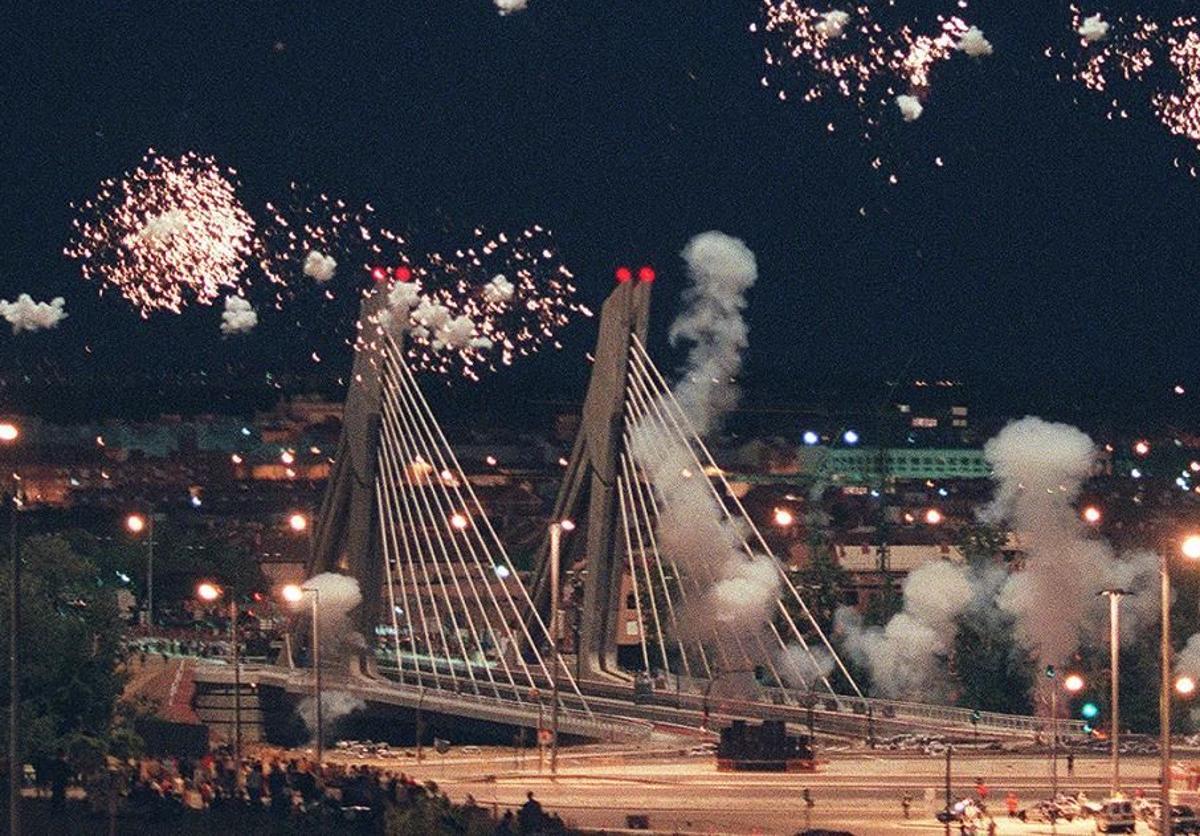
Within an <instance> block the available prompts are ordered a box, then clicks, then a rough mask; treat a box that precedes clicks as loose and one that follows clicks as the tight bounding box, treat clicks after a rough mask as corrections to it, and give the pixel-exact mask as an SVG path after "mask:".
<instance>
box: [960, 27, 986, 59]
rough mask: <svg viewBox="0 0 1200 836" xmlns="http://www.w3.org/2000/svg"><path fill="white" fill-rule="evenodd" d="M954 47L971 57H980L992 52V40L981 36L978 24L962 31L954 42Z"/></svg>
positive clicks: (981, 31)
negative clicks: (960, 35)
mask: <svg viewBox="0 0 1200 836" xmlns="http://www.w3.org/2000/svg"><path fill="white" fill-rule="evenodd" d="M955 48H956V49H958V50H959V51H960V52H963V53H966V54H967V55H969V56H970V57H972V58H982V57H984V56H985V55H991V54H992V42H991V41H989V40H988V39H987V38H985V37H984V36H983V30H982V29H980V28H979V27H978V26H972V27H971V28H970V29H968V30H967V31H966V32H963V35H962V37H961V38H959V39H958V43H957V44H955Z"/></svg>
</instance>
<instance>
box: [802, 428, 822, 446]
mask: <svg viewBox="0 0 1200 836" xmlns="http://www.w3.org/2000/svg"><path fill="white" fill-rule="evenodd" d="M820 441H821V436H819V435H817V434H816V433H815V432H813V431H812V430H805V432H804V443H805V444H807V445H808V446H809V447H815V446H816V445H817V444H818V443H819V442H820Z"/></svg>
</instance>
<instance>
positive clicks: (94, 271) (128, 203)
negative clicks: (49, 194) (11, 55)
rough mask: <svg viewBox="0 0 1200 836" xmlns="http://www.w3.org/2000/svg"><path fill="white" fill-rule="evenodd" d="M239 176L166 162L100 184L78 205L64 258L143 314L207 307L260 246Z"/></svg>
mask: <svg viewBox="0 0 1200 836" xmlns="http://www.w3.org/2000/svg"><path fill="white" fill-rule="evenodd" d="M236 175H237V173H236V172H235V171H234V170H233V169H229V168H222V167H221V166H219V165H218V164H217V163H216V161H215V160H213V159H212V158H211V157H206V156H202V155H200V154H197V153H194V152H191V151H189V152H187V153H185V154H183V155H182V156H180V157H165V156H160V155H158V154H157V153H155V151H154V149H153V148H151V149H149V150H148V151H147V152H146V155H145V156H144V157H143V159H142V164H141V165H140V166H138V167H137V168H136V169H134V170H133V171H131V172H128V173H126V174H124V175H122V176H120V177H115V178H110V179H107V180H104V181H102V182H101V183H100V187H99V190H98V192H97V194H96V195H95V196H94V197H92V198H90V199H89V200H87V201H85V202H84V203H82V204H80V205H79V206H78V207H76V208H77V210H78V212H79V215H78V217H77V218H76V219H75V220H74V222H73V227H74V231H73V233H72V237H71V240H70V241H69V242H68V244H67V246H66V248H65V249H64V253H65V254H66V255H67V256H68V257H70V258H73V259H76V260H77V261H78V262H79V265H80V271H81V272H82V274H83V277H84V278H85V279H87V280H89V281H95V282H99V283H100V286H101V292H103V290H104V289H112V290H116V291H117V292H119V293H120V294H121V295H122V296H123V297H125V299H126V300H128V301H129V302H130V304H132V305H133V306H134V307H135V308H136V309H137V310H138V311H139V312H140V313H141V315H142V316H143V317H147V316H149V315H150V314H151V313H153V312H155V311H172V312H174V313H179V312H180V311H182V310H183V308H184V307H185V306H187V305H188V304H190V303H192V302H196V303H199V304H203V305H209V304H212V302H213V301H214V300H215V299H217V297H219V296H220V295H221V293H222V292H224V291H237V290H239V289H240V288H241V287H242V283H243V274H244V272H245V270H246V268H247V267H248V266H249V265H250V264H252V263H253V261H254V259H255V256H256V254H257V252H258V250H259V249H260V241H259V239H258V237H257V235H256V233H255V223H254V219H253V218H252V217H251V216H250V213H249V212H247V211H246V208H245V207H244V206H243V205H242V203H241V201H240V200H239V199H238V196H237V182H236V179H235V178H236Z"/></svg>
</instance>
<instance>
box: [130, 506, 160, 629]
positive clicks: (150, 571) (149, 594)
mask: <svg viewBox="0 0 1200 836" xmlns="http://www.w3.org/2000/svg"><path fill="white" fill-rule="evenodd" d="M125 529H126V530H127V531H128V532H129V533H130V534H132V535H134V536H135V537H136V536H138V535H139V534H141V533H142V532H143V531H144V532H146V627H147V628H148V629H150V630H153V629H154V512H153V511H151V512H150V513H148V514H138V513H133V514H130V515H129V516H127V517H126V518H125Z"/></svg>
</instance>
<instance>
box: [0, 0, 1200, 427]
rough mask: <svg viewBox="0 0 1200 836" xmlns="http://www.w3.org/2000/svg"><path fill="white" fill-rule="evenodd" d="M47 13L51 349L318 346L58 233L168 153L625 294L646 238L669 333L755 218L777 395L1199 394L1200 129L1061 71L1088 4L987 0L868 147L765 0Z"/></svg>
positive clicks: (21, 95) (9, 215) (751, 232)
mask: <svg viewBox="0 0 1200 836" xmlns="http://www.w3.org/2000/svg"><path fill="white" fill-rule="evenodd" d="M25 5H26V11H25V14H24V17H23V19H22V20H19V21H16V22H15V23H16V26H15V30H14V31H11V32H10V33H9V35H8V36H7V39H10V40H9V43H8V45H7V46H6V48H5V50H4V52H5V53H6V54H5V55H4V57H3V59H0V60H2V61H3V62H4V65H5V72H4V75H5V76H6V77H7V82H8V84H7V85H6V86H7V88H8V89H7V91H6V92H5V95H4V99H5V101H6V105H7V107H6V110H7V116H6V118H5V130H4V133H3V138H2V139H0V156H2V159H3V163H4V170H5V171H6V172H7V177H6V178H5V184H4V190H3V191H4V200H3V201H2V202H0V212H2V213H3V215H2V219H0V296H3V297H6V298H12V296H13V295H15V294H16V293H18V292H31V293H33V294H34V296H35V297H38V298H49V297H51V296H55V295H63V296H65V297H66V298H67V307H68V311H69V313H70V315H71V316H70V319H68V320H67V322H66V323H65V324H64V325H63V327H62V328H61V329H60V330H59V331H57V332H50V333H46V334H39V335H33V336H32V337H30V336H28V335H26V336H24V337H23V338H21V340H19V341H14V340H13V339H11V338H10V337H9V336H8V335H7V331H5V333H4V335H3V336H0V352H3V353H4V354H5V355H7V356H9V357H10V358H11V356H12V353H13V351H14V350H16V351H19V352H20V353H21V355H22V356H21V357H20V362H21V363H22V364H23V368H26V369H36V368H39V363H43V364H44V363H46V362H50V363H51V364H52V365H53V366H54V367H55V368H57V369H59V370H60V371H61V373H64V374H68V375H72V374H76V375H96V376H99V377H100V378H104V377H106V376H112V375H116V374H126V373H128V374H142V375H153V374H154V373H155V371H156V370H158V369H164V368H166V369H171V370H182V369H188V370H192V369H194V370H208V371H210V372H212V373H213V374H219V373H221V372H222V370H224V373H226V374H228V373H229V371H231V370H232V371H233V372H235V373H237V372H239V370H245V369H256V370H261V369H262V368H263V367H270V366H273V365H276V364H278V365H279V366H280V367H279V368H278V371H280V372H284V371H288V370H289V369H288V368H287V367H288V366H289V365H290V364H294V366H295V367H296V368H299V369H301V370H302V369H303V368H304V367H305V359H306V358H305V355H304V354H303V352H299V351H298V349H296V351H297V353H295V354H292V355H291V357H290V359H289V358H288V353H289V352H292V351H293V348H292V347H291V344H290V343H289V342H288V341H291V342H293V343H294V342H295V341H296V339H295V335H294V334H291V335H287V336H286V337H284V336H280V335H279V334H278V333H272V331H271V330H270V329H262V330H260V331H259V332H256V333H254V334H252V335H250V336H249V337H246V338H244V339H242V340H240V341H237V340H226V341H222V340H221V339H220V338H219V336H218V334H217V327H216V323H217V321H218V319H219V313H218V312H217V310H216V309H211V310H201V309H192V310H190V311H188V312H186V313H185V314H184V315H183V316H180V317H176V316H172V315H160V316H157V317H155V318H154V319H153V320H152V321H150V322H149V323H145V322H143V321H142V320H140V319H139V318H138V317H137V315H136V314H135V313H133V312H132V311H131V310H130V309H129V308H128V307H127V306H126V305H125V303H124V302H123V301H121V300H120V299H117V298H112V297H108V296H106V297H104V298H103V299H98V298H97V297H96V292H95V288H94V287H92V286H89V285H86V284H85V283H84V282H83V281H82V280H81V279H80V278H79V276H78V270H77V267H76V266H75V265H74V264H72V263H71V262H70V261H68V260H67V259H66V258H64V257H63V256H62V255H61V249H62V247H63V244H64V243H65V241H66V238H67V235H68V233H69V225H70V220H71V217H72V211H71V209H70V208H69V205H68V204H69V203H70V202H71V201H72V200H79V199H82V198H85V197H87V196H88V195H90V194H91V192H92V190H93V189H94V187H95V184H96V183H97V182H98V181H99V180H100V179H101V178H103V177H106V176H111V175H114V174H117V173H119V172H121V171H123V170H125V169H128V168H131V167H133V166H134V165H135V164H136V163H137V162H138V160H139V159H140V157H141V155H142V153H143V152H144V151H145V149H146V148H147V147H150V146H153V147H155V148H156V149H158V150H160V151H163V152H169V153H180V152H182V151H185V150H188V149H194V150H197V151H200V152H204V153H208V154H212V155H214V156H215V157H216V158H217V159H218V160H220V161H221V162H223V163H224V164H226V165H229V166H232V167H234V168H236V169H237V170H238V172H239V175H240V177H241V180H242V182H243V184H244V191H243V197H244V199H245V200H246V202H247V204H248V205H250V206H251V208H252V209H253V208H254V207H255V205H256V204H257V205H261V203H262V202H263V201H265V200H267V199H270V198H274V197H278V196H280V195H281V194H282V193H283V190H284V189H285V188H286V185H287V183H288V182H289V181H290V180H300V181H304V182H307V183H311V184H313V185H314V186H315V187H317V188H321V189H327V190H329V191H331V192H336V193H339V194H343V195H346V196H347V197H350V198H358V199H364V200H370V201H371V202H372V203H373V204H374V205H375V206H376V208H377V210H378V215H379V217H380V218H381V219H385V220H387V221H389V222H390V223H392V224H393V225H394V226H395V227H397V228H403V229H407V230H412V231H414V235H415V237H417V238H418V239H420V238H422V237H423V236H424V237H425V238H428V239H431V240H432V239H435V238H436V239H437V240H438V241H452V240H454V236H455V235H465V234H467V233H469V231H470V230H471V228H472V227H473V226H474V225H476V224H480V223H482V224H486V225H488V226H490V227H492V228H496V229H500V228H509V229H519V228H520V227H522V226H524V225H526V224H528V223H532V222H538V223H542V224H544V225H545V226H547V227H549V228H550V229H552V230H554V232H555V235H556V237H557V240H558V243H559V246H560V248H561V252H562V255H563V257H564V259H565V261H566V263H567V264H568V265H569V266H570V267H571V268H572V270H573V271H574V272H575V273H576V275H577V276H578V278H579V285H580V287H581V293H582V297H583V298H584V300H585V301H587V302H588V303H589V304H593V305H596V306H598V304H599V302H600V301H601V300H602V299H603V297H604V296H605V294H606V293H607V291H608V289H609V288H610V286H611V281H612V279H611V276H612V270H613V267H614V266H616V265H617V264H619V263H622V262H632V263H634V264H637V263H640V262H642V261H649V262H651V263H653V264H654V265H655V266H656V267H657V268H658V270H659V274H660V281H659V284H658V286H657V288H656V297H655V304H656V328H655V334H656V337H655V339H656V344H657V348H658V351H659V353H661V354H663V355H664V357H666V347H665V345H664V344H663V343H662V334H663V333H665V325H666V323H667V322H669V319H670V317H671V315H672V313H673V311H674V310H675V307H676V303H677V297H678V291H679V289H680V288H681V287H682V285H683V282H684V276H683V275H682V270H681V264H680V262H679V259H678V255H677V254H678V252H679V250H680V249H681V248H682V246H683V244H684V243H685V242H686V240H687V239H688V238H689V237H690V236H691V235H693V234H695V233H698V232H702V231H705V230H708V229H713V228H716V229H720V230H722V231H724V232H727V233H729V234H732V235H736V236H739V237H742V238H744V239H745V240H746V242H747V243H748V244H749V246H750V247H751V248H752V249H753V250H754V251H755V253H756V254H757V256H758V259H759V266H760V273H761V276H760V280H759V283H758V285H757V286H756V287H755V288H754V290H753V291H752V292H751V305H750V309H749V313H748V317H749V321H750V326H751V348H750V352H749V355H748V357H747V381H746V382H747V387H748V390H749V392H748V397H749V398H750V399H752V400H753V399H757V400H760V401H766V400H787V399H789V398H796V399H805V398H809V397H812V396H813V393H818V392H829V391H833V390H837V391H846V390H847V389H852V388H854V386H856V385H857V383H859V382H862V381H868V382H871V381H879V380H883V379H888V378H890V377H895V376H898V375H900V374H903V373H908V374H910V375H924V376H931V377H938V376H955V377H961V378H963V379H965V380H967V381H968V382H969V383H970V384H972V386H973V387H975V389H976V390H977V391H979V392H991V393H1003V394H993V395H992V397H993V398H994V399H997V402H999V403H1000V405H1001V408H1012V409H1014V410H1016V409H1022V408H1024V407H1025V406H1026V405H1027V402H1028V401H1029V400H1030V399H1031V398H1032V397H1033V396H1032V395H1031V394H1030V393H1040V394H1039V395H1038V397H1039V398H1041V400H1040V402H1039V405H1041V406H1045V407H1046V408H1047V409H1049V408H1051V407H1053V406H1054V404H1055V403H1056V402H1057V400H1062V401H1063V402H1064V403H1065V402H1068V401H1069V402H1072V403H1084V402H1086V403H1089V404H1096V403H1097V402H1099V406H1098V407H1097V408H1101V409H1103V408H1106V407H1105V404H1106V403H1107V400H1108V399H1109V398H1115V401H1114V403H1113V405H1112V408H1113V409H1119V408H1124V407H1127V406H1129V405H1131V404H1135V405H1136V404H1145V403H1147V402H1148V401H1147V393H1148V394H1149V395H1150V396H1151V397H1150V402H1153V401H1154V399H1155V398H1157V397H1159V396H1163V395H1165V393H1166V391H1167V390H1168V389H1169V387H1170V385H1171V384H1172V383H1174V382H1176V381H1182V382H1184V383H1185V384H1186V385H1188V386H1189V387H1193V388H1195V389H1196V390H1197V392H1198V393H1200V376H1197V374H1196V370H1195V363H1194V358H1195V357H1196V355H1197V348H1198V347H1200V342H1198V341H1200V336H1198V333H1200V332H1198V331H1197V328H1196V327H1195V321H1196V316H1197V310H1198V309H1200V308H1198V305H1197V302H1198V301H1200V291H1198V290H1197V282H1196V268H1195V265H1197V264H1198V263H1200V236H1197V232H1196V231H1197V227H1198V224H1197V222H1198V220H1200V218H1198V211H1197V206H1198V205H1200V201H1198V200H1197V198H1198V197H1200V181H1197V180H1194V179H1191V178H1190V177H1188V176H1187V174H1186V172H1180V171H1179V170H1177V169H1176V168H1175V167H1174V166H1173V165H1172V160H1173V159H1174V158H1175V157H1179V158H1181V159H1182V160H1183V161H1184V162H1185V163H1187V164H1190V163H1192V162H1196V163H1198V164H1200V152H1197V151H1196V149H1195V148H1194V147H1192V146H1191V145H1189V144H1188V143H1187V142H1186V141H1183V140H1179V139H1176V138H1173V137H1171V136H1169V135H1168V133H1167V132H1166V131H1165V130H1164V129H1163V127H1162V126H1161V125H1159V124H1158V123H1157V122H1156V121H1155V120H1154V118H1153V117H1152V115H1151V114H1149V113H1148V112H1146V110H1145V109H1144V108H1143V107H1131V108H1130V110H1131V118H1130V119H1128V120H1126V121H1115V122H1114V121H1109V120H1106V119H1105V118H1104V113H1105V102H1104V101H1103V100H1102V98H1099V97H1094V96H1091V95H1088V94H1085V93H1084V91H1082V90H1081V89H1079V88H1078V87H1074V86H1071V85H1068V84H1062V83H1058V82H1056V81H1055V79H1054V73H1055V70H1056V69H1061V67H1060V66H1058V65H1056V64H1055V63H1054V62H1052V61H1050V60H1047V59H1046V58H1045V57H1044V56H1043V54H1042V53H1043V49H1044V48H1045V47H1046V46H1047V45H1049V44H1052V43H1053V44H1060V45H1061V44H1063V43H1066V42H1067V41H1069V40H1070V35H1069V29H1068V18H1067V14H1066V10H1065V4H1060V3H1058V2H1047V3H1037V2H1035V3H1030V2H1027V0H1010V2H990V3H984V2H976V3H973V4H972V8H971V9H970V10H969V11H968V12H967V13H965V16H966V17H967V19H968V20H970V22H972V23H975V24H977V25H979V26H980V27H981V28H982V29H983V30H984V32H985V33H986V35H987V37H988V38H989V39H990V40H991V41H992V43H993V44H994V45H995V48H996V54H995V55H993V56H991V57H989V58H985V59H982V60H980V61H973V60H969V59H967V58H965V57H964V56H959V57H956V58H955V59H954V60H952V61H950V62H949V63H948V64H944V65H941V66H940V67H939V68H938V69H937V70H936V72H935V77H934V81H933V87H932V91H931V95H930V97H929V99H928V100H927V102H926V110H925V114H924V116H923V117H922V118H921V119H920V120H919V121H917V122H914V123H912V124H901V123H900V122H899V119H898V116H897V115H896V114H894V113H889V114H887V118H888V120H889V122H890V123H894V124H888V125H887V126H886V129H885V130H883V131H881V132H880V137H879V138H878V139H876V140H875V141H874V142H873V143H871V144H865V143H864V142H862V141H861V140H860V139H859V138H858V136H857V131H856V130H855V118H854V113H853V110H852V109H851V108H850V107H849V106H848V105H846V104H844V103H840V102H819V103H816V104H814V105H803V104H800V103H798V102H787V103H781V102H779V101H778V100H777V99H776V98H775V96H774V93H773V91H771V90H765V89H763V88H762V87H761V86H760V84H759V78H760V76H761V74H762V53H761V48H762V36H761V35H756V34H752V33H750V32H749V31H748V26H749V24H750V23H752V22H753V21H755V20H756V19H758V15H759V5H758V4H757V3H754V2H749V1H748V0H730V1H729V2H721V3H705V2H697V0H652V1H651V2H645V0H639V1H638V2H629V1H628V0H605V2H577V1H574V0H530V7H529V9H528V10H527V11H525V12H522V13H519V14H515V15H512V16H510V17H501V16H499V15H498V14H497V13H496V10H495V8H494V7H493V6H492V4H491V2H489V0H437V2H426V1H425V0H404V2H400V3H388V4H379V5H377V6H375V5H366V4H360V3H350V2H340V3H332V2H331V3H321V4H316V3H299V2H287V3H282V2H261V3H239V4H232V3H220V2H212V3H150V2H133V3H120V4H117V3H64V4H45V3H38V4H33V3H29V4H25ZM898 5H899V6H901V7H906V8H907V9H911V17H912V18H913V19H917V18H920V17H921V16H922V15H925V18H924V19H925V20H928V13H929V11H930V10H934V9H939V10H945V9H948V8H949V9H950V10H953V7H952V6H951V4H948V3H920V2H914V3H905V2H904V0H898ZM1125 7H1126V8H1128V7H1129V4H1125ZM1096 8H1097V9H1099V8H1101V7H1100V6H1096ZM1105 8H1112V5H1111V4H1109V5H1108V6H1106V7H1105ZM1136 8H1139V9H1146V10H1151V11H1155V12H1156V13H1164V14H1165V13H1168V12H1173V11H1175V10H1177V9H1179V8H1182V7H1181V6H1179V5H1178V4H1174V3H1157V4H1156V3H1143V4H1139V5H1137V6H1136ZM277 44H280V45H282V48H279V47H278V46H277ZM830 121H835V122H836V123H837V124H838V126H839V130H838V131H836V132H835V133H833V134H830V133H828V132H827V130H826V124H827V123H828V122H830ZM877 154H880V155H882V156H883V157H884V158H885V159H886V160H888V166H889V168H888V169H887V170H889V171H890V170H894V171H896V172H897V173H898V175H899V179H900V182H899V183H898V184H897V185H891V184H889V183H888V181H887V177H886V172H885V173H880V172H877V171H874V170H872V168H871V166H870V165H869V161H870V160H871V158H872V157H874V156H876V155H877ZM937 156H941V157H942V158H943V159H944V161H945V166H944V167H940V168H939V167H936V166H934V164H933V160H934V158H935V157H937ZM330 329H332V326H330ZM316 330H317V331H320V330H322V329H321V328H320V327H317V328H316ZM594 334H595V331H594V323H592V322H588V321H579V322H576V323H575V324H574V325H572V326H571V328H570V329H569V331H568V332H567V334H566V337H567V339H566V348H565V350H564V351H563V352H562V353H561V354H557V355H554V356H546V357H543V358H540V359H538V360H536V361H533V362H530V363H528V364H526V367H524V368H521V369H514V370H512V371H506V372H502V373H501V374H500V376H499V378H498V379H497V380H494V381H490V382H489V383H487V384H486V386H485V388H486V391H489V392H491V391H495V392H504V391H505V389H506V387H509V388H512V387H516V386H519V385H524V384H527V383H529V382H530V381H534V382H536V383H537V384H538V385H539V386H541V387H542V389H541V390H540V391H541V392H543V393H544V394H545V395H546V396H548V397H549V396H563V397H576V398H577V397H579V396H580V394H581V389H580V386H581V382H582V379H583V378H582V374H583V373H584V372H586V367H585V364H584V362H583V359H582V355H583V352H584V351H585V350H587V348H588V347H589V345H590V343H591V341H592V340H593V339H594ZM85 343H86V344H88V345H91V347H92V349H93V354H91V355H84V354H83V349H82V346H83V345H84V344H85ZM285 343H286V344H288V345H289V348H288V349H287V352H277V351H275V350H274V348H273V346H274V347H276V348H277V347H278V346H279V345H284V344H285ZM47 358H49V359H47ZM667 364H668V365H669V361H668V363H667ZM464 385H469V384H464ZM456 386H457V384H456ZM1004 398H1011V403H1010V404H1005V403H1004ZM169 406H170V405H169V404H163V408H168V407H169Z"/></svg>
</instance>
